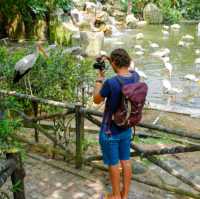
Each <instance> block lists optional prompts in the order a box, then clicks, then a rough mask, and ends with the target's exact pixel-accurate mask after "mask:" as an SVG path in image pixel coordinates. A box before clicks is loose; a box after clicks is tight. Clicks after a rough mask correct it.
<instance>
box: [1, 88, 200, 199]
mask: <svg viewBox="0 0 200 199" xmlns="http://www.w3.org/2000/svg"><path fill="white" fill-rule="evenodd" d="M0 95H1V96H15V97H16V98H18V99H27V100H30V101H32V102H34V103H38V104H45V105H48V106H52V107H53V106H54V107H60V108H63V109H64V110H63V112H58V113H54V114H44V113H42V114H41V115H34V116H33V117H30V116H27V115H26V114H25V113H24V112H21V111H19V110H16V112H17V113H18V114H19V115H20V116H21V117H22V118H23V120H24V127H26V128H33V129H36V130H37V133H38V132H40V133H41V134H43V135H44V136H45V137H47V138H48V139H49V140H50V141H52V142H53V147H52V148H51V151H52V153H53V157H55V155H56V154H59V155H62V156H64V157H65V158H66V156H67V154H68V153H69V151H68V149H67V147H66V143H67V140H65V133H66V129H70V131H75V150H76V151H75V157H74V158H75V167H76V168H81V167H82V166H83V164H89V165H95V163H94V164H93V161H95V160H101V159H102V156H101V155H96V156H90V157H85V156H84V151H83V145H84V139H85V133H86V130H87V129H86V128H85V125H84V123H85V120H88V121H90V122H92V123H93V124H95V125H96V126H98V127H99V126H100V125H101V119H102V116H103V113H102V112H99V111H96V110H92V109H86V108H85V107H83V106H82V105H80V104H67V103H63V102H57V101H53V100H47V99H42V98H38V97H35V96H30V95H25V94H20V93H16V92H8V91H2V90H0ZM184 114H185V113H184ZM71 115H72V116H73V118H72V117H71ZM189 115H190V113H189ZM49 120H53V122H51V123H47V122H46V123H40V122H41V121H49ZM61 120H62V122H61ZM71 121H73V122H74V123H75V125H74V127H73V128H72V127H71V128H69V125H68V124H69V123H70V122H71ZM138 128H141V129H146V130H148V131H149V132H141V131H138V132H137V134H136V135H137V136H139V137H140V136H141V137H147V138H159V139H163V137H165V136H166V135H170V138H169V139H171V140H172V141H174V142H176V143H179V144H177V145H176V146H171V147H162V148H155V149H151V150H150V149H145V148H143V146H142V145H138V144H135V143H132V145H131V148H132V149H133V151H132V152H131V156H132V157H135V156H142V157H145V158H147V159H148V160H149V161H150V162H152V163H153V164H156V165H157V166H159V167H160V168H162V169H164V170H165V171H166V172H168V173H169V174H171V175H172V176H174V177H176V178H178V179H179V180H181V181H182V182H184V183H185V184H187V185H189V186H191V187H192V188H193V189H194V190H196V191H198V192H200V185H199V184H197V183H195V182H192V181H191V179H189V178H187V177H185V176H183V175H182V174H180V173H177V172H174V170H172V169H170V168H169V166H168V165H166V164H165V163H164V162H162V161H161V160H160V159H157V158H156V157H155V156H156V155H164V154H177V153H185V152H194V151H200V134H199V132H187V131H184V130H179V129H172V128H166V127H163V126H159V125H154V124H147V123H140V124H139V125H138ZM50 131H51V132H52V131H53V133H50ZM150 131H154V132H157V133H153V134H152V133H151V132H150ZM60 132H62V133H60ZM88 132H91V131H88ZM92 133H98V131H94V130H93V131H92ZM13 136H15V137H16V139H18V140H20V141H24V142H27V140H25V139H24V138H23V137H20V136H19V135H13ZM62 139H64V141H63V140H62ZM35 141H36V142H37V141H39V139H38V140H35ZM28 144H30V145H34V144H35V143H33V142H31V141H28ZM37 146H39V147H41V148H45V144H40V143H38V144H37ZM69 156H71V154H70V155H69ZM98 167H99V166H98ZM133 179H134V180H137V181H140V182H142V183H144V181H143V180H141V179H137V178H136V177H135V176H134V178H133ZM145 182H146V181H145ZM146 184H148V185H150V186H154V187H155V186H157V187H158V188H160V189H164V190H167V191H170V192H173V193H177V194H182V195H186V196H190V197H193V198H200V195H199V194H195V193H191V192H186V191H184V190H182V189H176V188H174V187H170V186H163V185H158V184H157V185H155V183H152V182H146Z"/></svg>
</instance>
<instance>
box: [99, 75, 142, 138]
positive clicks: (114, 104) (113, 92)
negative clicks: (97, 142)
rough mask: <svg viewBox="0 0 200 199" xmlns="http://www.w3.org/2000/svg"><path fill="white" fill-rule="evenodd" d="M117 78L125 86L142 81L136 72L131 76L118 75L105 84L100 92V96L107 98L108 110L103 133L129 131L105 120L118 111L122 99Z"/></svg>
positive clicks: (102, 125) (103, 122) (103, 123)
mask: <svg viewBox="0 0 200 199" xmlns="http://www.w3.org/2000/svg"><path fill="white" fill-rule="evenodd" d="M117 77H118V78H120V79H121V80H122V81H123V83H124V84H130V83H136V82H138V81H139V79H140V76H139V74H138V73H137V72H135V71H134V72H132V73H130V75H129V76H120V75H117V76H114V77H112V78H110V79H107V80H106V81H105V82H104V84H103V86H102V89H101V90H100V95H101V96H102V97H105V98H106V104H105V107H107V108H105V111H104V115H103V121H102V124H101V132H105V131H108V130H110V131H111V133H112V134H118V133H121V132H123V131H125V130H127V129H124V128H121V127H119V126H117V125H116V124H115V123H114V122H113V121H111V120H110V122H108V121H106V119H105V118H106V117H107V116H108V117H109V118H112V115H113V113H115V112H116V111H117V108H118V106H119V105H120V102H121V97H122V93H121V84H120V83H119V80H118V79H117ZM106 111H107V112H106ZM106 114H107V115H106Z"/></svg>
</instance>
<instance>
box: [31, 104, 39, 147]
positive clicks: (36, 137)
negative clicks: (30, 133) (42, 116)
mask: <svg viewBox="0 0 200 199" xmlns="http://www.w3.org/2000/svg"><path fill="white" fill-rule="evenodd" d="M32 105H33V112H34V116H35V118H37V116H38V103H37V102H32ZM36 123H37V122H36ZM35 142H37V143H38V142H39V132H38V130H37V129H36V128H35Z"/></svg>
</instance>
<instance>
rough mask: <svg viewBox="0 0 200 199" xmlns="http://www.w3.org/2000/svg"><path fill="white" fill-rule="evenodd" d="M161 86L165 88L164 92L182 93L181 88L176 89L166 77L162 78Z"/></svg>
mask: <svg viewBox="0 0 200 199" xmlns="http://www.w3.org/2000/svg"><path fill="white" fill-rule="evenodd" d="M162 84H163V88H164V89H165V90H164V92H165V93H168V94H177V93H182V92H183V90H182V89H178V88H175V87H172V85H171V82H170V81H169V80H167V79H164V80H162Z"/></svg>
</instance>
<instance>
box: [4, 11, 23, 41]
mask: <svg viewBox="0 0 200 199" xmlns="http://www.w3.org/2000/svg"><path fill="white" fill-rule="evenodd" d="M7 33H8V36H9V38H10V39H11V40H18V41H19V40H23V39H24V38H25V25H24V21H23V20H22V16H21V14H19V13H17V14H16V15H15V17H14V18H13V19H12V20H11V22H10V23H9V26H8V29H7Z"/></svg>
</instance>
